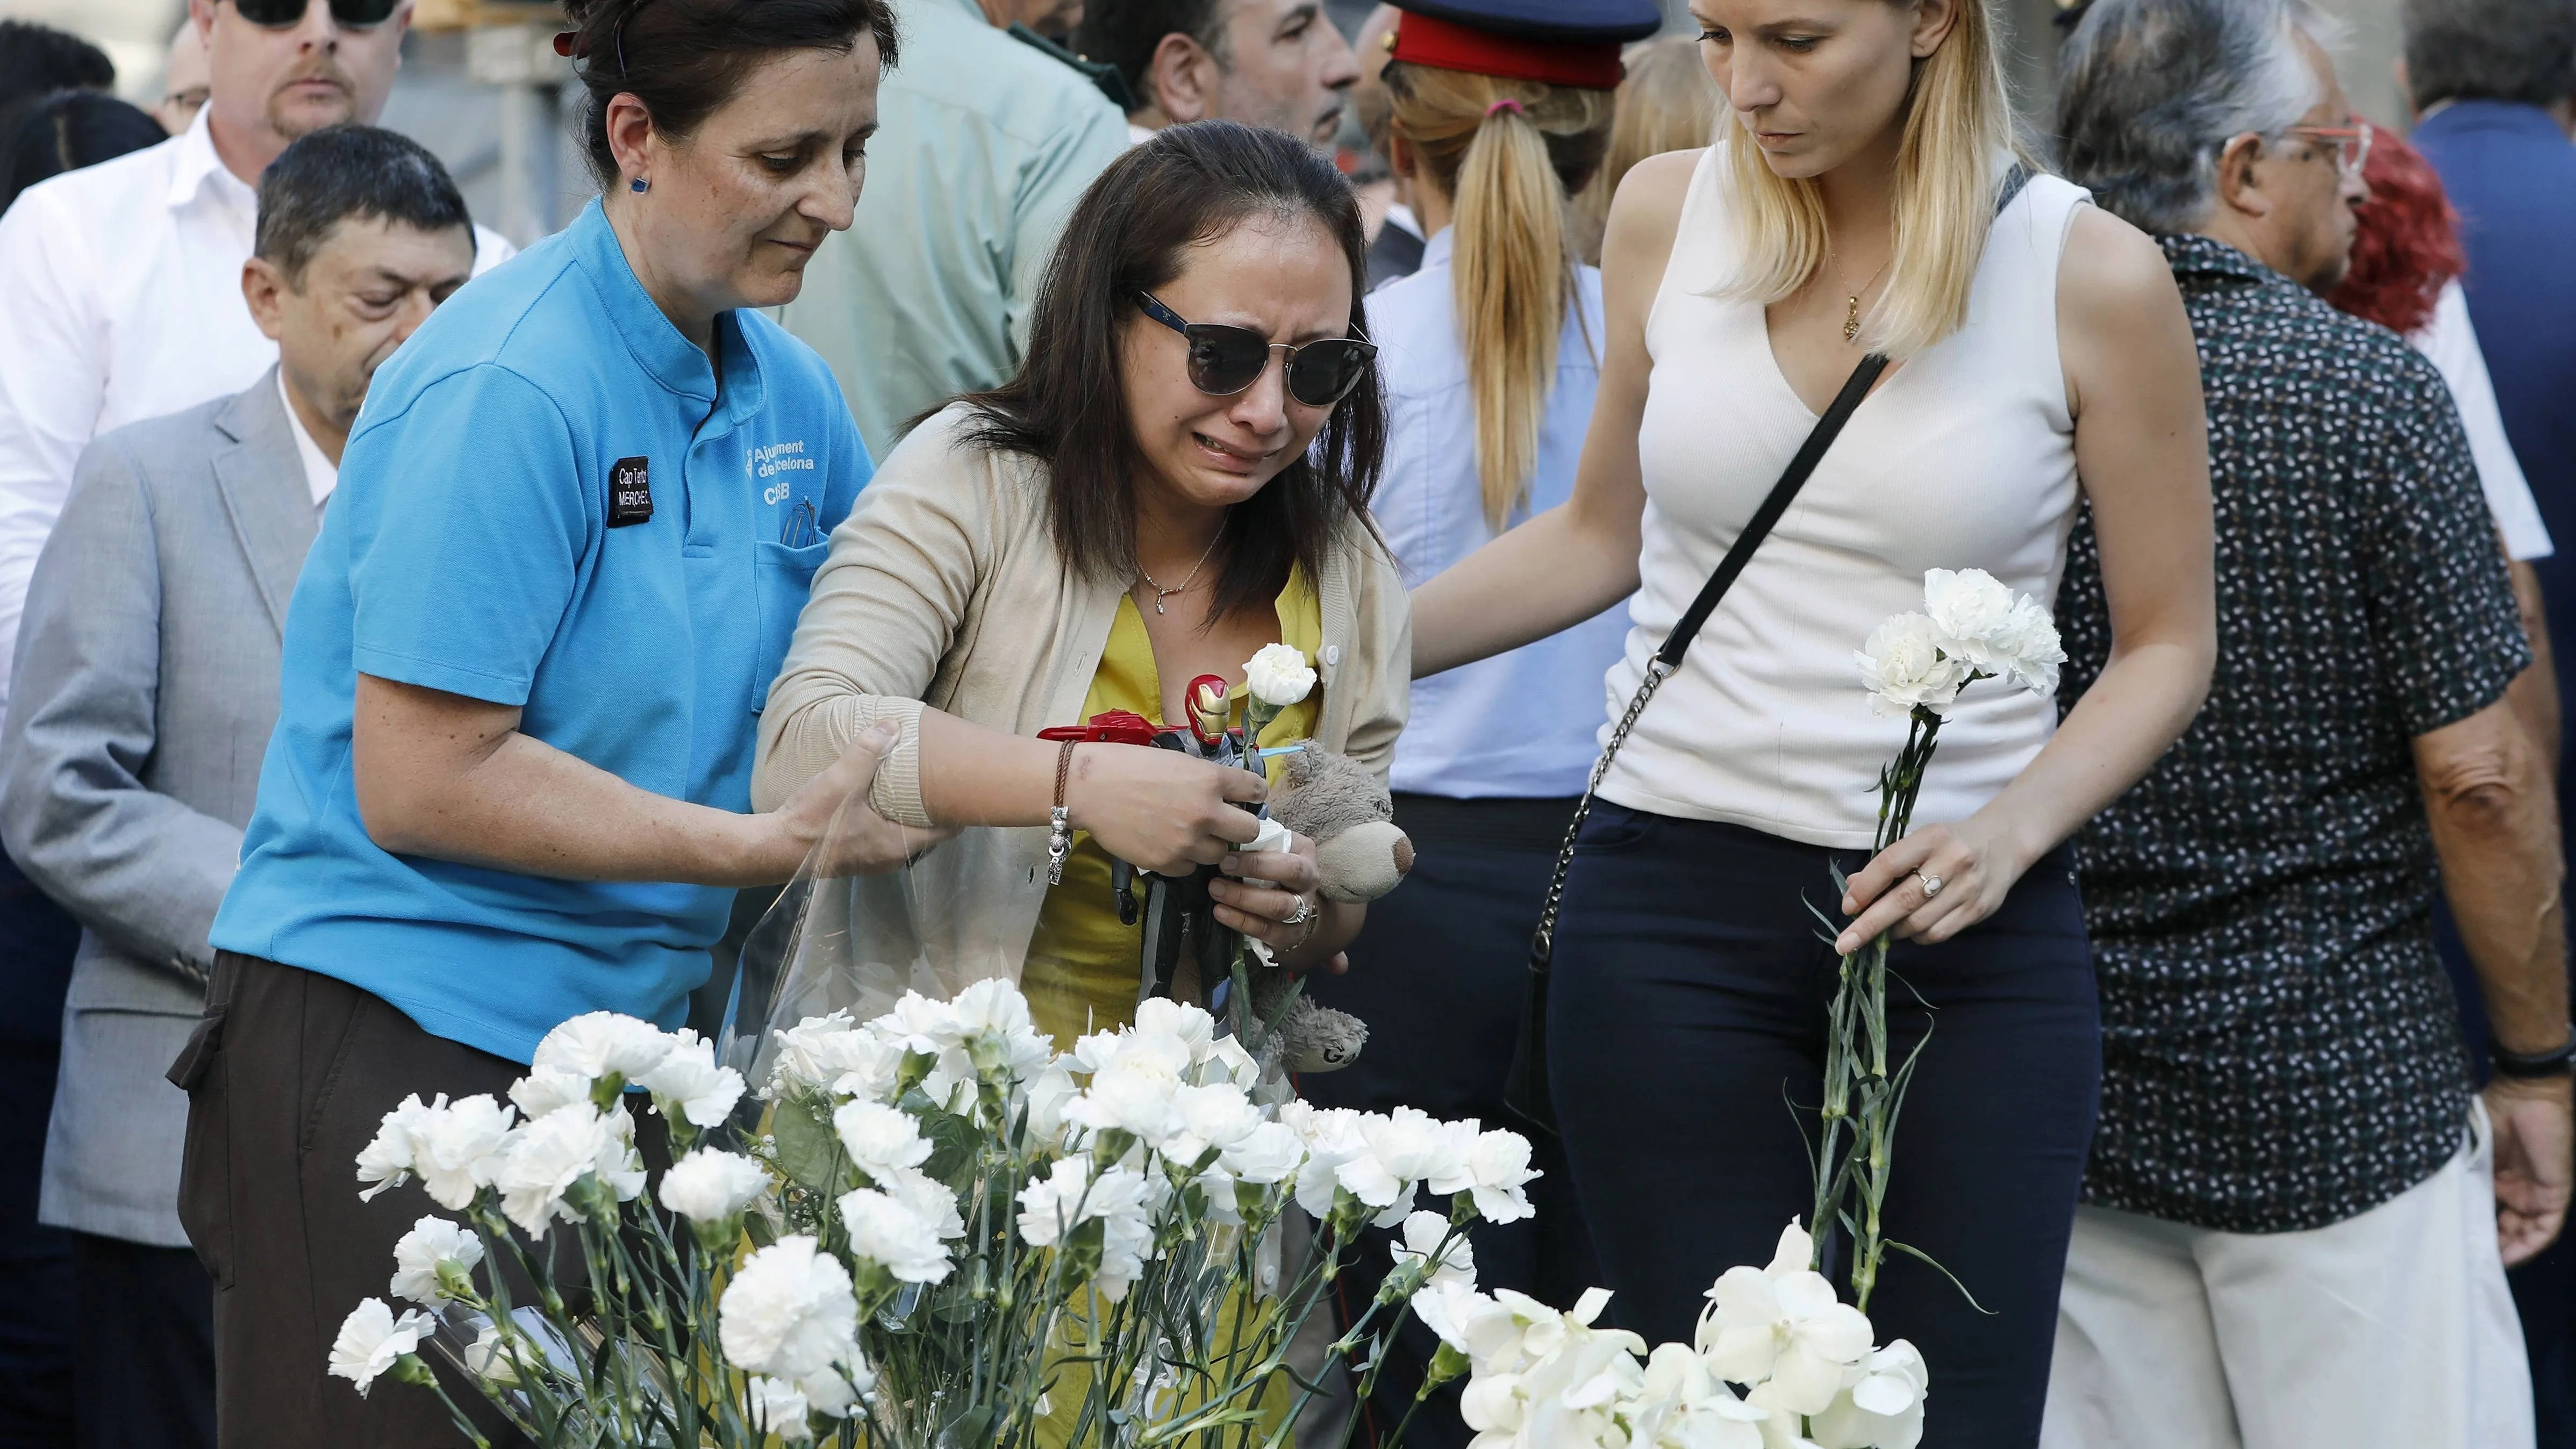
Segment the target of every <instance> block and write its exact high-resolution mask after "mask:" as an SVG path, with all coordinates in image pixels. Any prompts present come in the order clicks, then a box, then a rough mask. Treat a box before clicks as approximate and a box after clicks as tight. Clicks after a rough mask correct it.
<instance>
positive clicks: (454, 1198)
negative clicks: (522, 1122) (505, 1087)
mask: <svg viewBox="0 0 2576 1449" xmlns="http://www.w3.org/2000/svg"><path fill="white" fill-rule="evenodd" d="M517 1116H518V1114H517V1113H515V1112H513V1111H511V1110H510V1109H509V1108H508V1107H505V1106H502V1105H501V1103H500V1101H499V1099H497V1098H494V1097H488V1096H473V1097H467V1098H465V1099H464V1100H462V1101H459V1102H456V1103H453V1104H450V1103H448V1102H447V1100H446V1099H445V1098H444V1097H442V1098H440V1099H439V1102H438V1104H437V1105H434V1106H432V1107H431V1108H430V1109H429V1110H428V1111H426V1112H423V1113H421V1114H420V1115H419V1116H417V1117H416V1118H414V1119H413V1120H412V1122H411V1147H412V1171H413V1172H415V1173H418V1174H419V1175H420V1183H421V1187H422V1188H423V1189H424V1190H426V1191H427V1192H428V1193H429V1197H430V1201H432V1202H435V1203H437V1204H438V1205H439V1206H440V1207H443V1208H445V1209H447V1210H448V1211H450V1212H458V1211H462V1210H463V1209H464V1208H465V1206H466V1205H467V1204H469V1203H471V1202H473V1201H474V1194H476V1193H477V1192H480V1191H482V1190H483V1188H485V1187H486V1186H488V1185H489V1184H490V1183H491V1181H492V1174H493V1171H494V1169H495V1167H496V1166H497V1165H498V1163H499V1158H498V1156H497V1155H496V1154H498V1153H499V1152H500V1151H501V1150H502V1147H503V1145H504V1143H505V1142H506V1141H507V1140H508V1138H509V1136H510V1127H511V1124H512V1123H513V1122H514V1121H515V1120H516V1119H517Z"/></svg>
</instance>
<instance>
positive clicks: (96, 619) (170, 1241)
mask: <svg viewBox="0 0 2576 1449" xmlns="http://www.w3.org/2000/svg"><path fill="white" fill-rule="evenodd" d="M259 198H260V203H261V205H260V216H259V230H258V243H257V251H256V253H255V254H254V255H253V256H252V257H251V259H250V260H249V261H248V262H247V263H245V264H244V265H243V266H242V268H241V269H240V271H239V272H238V274H237V276H236V280H235V283H234V289H235V295H236V296H239V297H242V298H244V299H245V300H246V301H247V302H248V306H247V307H246V308H245V309H244V310H245V313H246V314H247V315H249V316H251V317H252V318H253V319H254V322H255V325H256V326H257V328H258V329H259V330H260V331H261V332H262V333H264V334H265V335H266V336H267V337H269V338H272V339H274V340H275V343H276V346H277V351H278V362H277V365H276V366H275V367H274V368H272V369H270V370H268V371H267V372H265V373H263V374H261V375H258V376H256V377H254V378H253V379H252V381H251V383H250V385H249V386H248V387H247V388H246V389H244V390H243V391H241V392H239V393H236V394H234V395H233V396H230V397H221V398H217V399H214V400H212V401H209V402H206V403H203V404H201V405H199V406H197V407H194V408H190V409H187V410H185V411H182V412H179V413H177V414H174V415H172V416H169V417H162V418H153V419H150V420H147V421H144V422H139V423H134V424H130V425H128V426H125V427H122V428H119V429H116V430H114V431H112V432H109V433H104V434H102V435H100V437H99V438H98V439H97V440H96V441H95V442H93V443H92V444H91V445H90V446H89V447H88V449H86V450H85V451H84V452H83V453H82V455H81V458H80V463H79V467H78V474H77V478H76V481H75V483H74V485H73V487H72V489H71V494H70V497H69V500H68V501H67V502H66V503H65V504H64V507H63V510H62V516H61V518H60V520H59V522H58V524H57V526H56V527H55V529H54V532H53V536H52V538H51V539H50V540H48V541H47V543H46V545H45V549H44V552H43V555H42V557H41V559H40V560H39V562H38V564H37V566H36V570H35V574H34V577H33V579H32V580H31V582H30V584H29V587H28V591H27V600H26V615H25V623H24V627H23V628H22V629H21V631H20V634H19V639H18V650H17V662H18V666H19V667H18V671H17V674H16V678H15V686H16V687H15V691H14V697H13V698H12V699H11V700H10V708H9V714H8V722H7V726H6V729H5V731H4V732H0V762H5V766H0V839H5V840H6V842H7V844H8V847H9V850H10V853H11V855H12V856H13V857H14V858H15V859H17V860H18V861H20V862H22V863H23V865H24V867H25V869H26V872H27V874H28V875H29V877H31V878H32V879H33V880H34V881H35V882H36V884H37V885H39V886H41V887H43V889H44V890H45V892H46V894H48V895H50V896H52V897H53V898H54V899H56V900H58V901H60V902H62V903H63V904H64V905H66V906H68V907H69V908H70V909H71V910H72V912H73V913H74V914H75V915H76V916H77V917H78V918H79V920H80V923H81V926H82V928H83V935H82V940H81V947H80V954H79V960H78V964H77V965H76V967H75V968H74V971H73V976H72V987H71V993H70V1004H69V1009H68V1010H67V1011H66V1012H65V1013H64V1020H63V1046H62V1065H61V1076H60V1080H59V1084H58V1086H57V1088H56V1091H55V1094H54V1105H53V1111H52V1121H51V1124H50V1128H49V1130H48V1133H47V1140H46V1144H45V1154H44V1173H43V1189H42V1198H41V1208H40V1216H41V1219H42V1221H43V1222H44V1223H45V1224H47V1225H48V1226H52V1227H59V1228H68V1229H70V1230H71V1232H72V1234H73V1261H74V1265H75V1267H74V1276H75V1281H76V1284H77V1290H78V1291H77V1293H76V1295H75V1299H74V1303H75V1306H74V1309H73V1315H72V1316H73V1346H74V1350H75V1352H74V1355H73V1383H74V1389H73V1397H74V1402H75V1404H76V1407H77V1412H78V1417H79V1424H80V1442H81V1444H82V1445H83V1446H85V1449H93V1446H94V1449H127V1446H132V1449H212V1446H213V1445H214V1443H215V1442H216V1441H215V1402H214V1400H215V1382H214V1337H213V1335H214V1325H213V1290H212V1285H211V1282H210V1280H209V1279H208V1277H207V1270H206V1268H205V1267H204V1266H202V1265H201V1264H200V1263H199V1261H198V1258H197V1255H196V1253H195V1252H194V1251H193V1250H192V1249H191V1248H190V1247H189V1245H188V1236H187V1233H186V1231H185V1229H184V1228H183V1227H182V1226H181V1221H180V1218H181V1214H180V1204H179V1165H180V1158H181V1154H182V1142H183V1138H184V1134H185V1131H186V1127H187V1120H188V1098H187V1097H186V1096H185V1095H184V1094H183V1093H181V1092H180V1091H179V1090H178V1089H177V1088H175V1087H173V1086H172V1085H171V1084H170V1083H169V1081H168V1080H166V1079H165V1078H164V1076H163V1073H164V1072H165V1071H166V1070H167V1069H168V1068H169V1066H170V1063H171V1061H172V1060H173V1059H174V1058H176V1057H177V1056H178V1055H179V1053H180V1049H181V1048H182V1047H183V1046H185V1045H186V1043H187V1040H188V1035H189V1033H190V1032H191V1031H193V1030H194V1029H195V1027H196V1024H197V1021H198V1018H199V1016H200V1014H201V1013H202V1011H203V1009H204V1005H205V982H206V977H207V973H208V971H209V970H210V969H211V967H212V965H213V960H214V954H213V950H212V948H211V947H209V946H208V945H207V943H206V933H207V929H208V927H209V926H210V925H211V923H212V922H213V920H214V915H215V908H216V907H217V905H218V904H220V903H221V902H222V900H223V895H224V890H225V887H226V886H227V885H228V884H229V883H230V881H231V879H232V875H233V870H234V866H235V864H236V862H237V861H238V860H239V858H240V854H241V827H242V824H243V822H245V821H247V820H248V819H249V818H250V810H251V804H252V801H253V798H254V796H255V794H256V791H257V785H258V780H259V766H260V759H261V755H262V753H263V751H264V749H265V747H266V745H267V742H268V736H269V733H270V731H271V730H272V729H273V727H274V725H275V722H276V718H277V708H278V682H277V681H278V651H279V641H280V637H281V632H282V622H283V620H284V618H285V613H286V605H287V599H288V597H289V596H290V595H291V594H292V592H293V591H294V587H295V578H296V573H297V571H298V569H299V568H300V567H301V566H302V564H303V561H304V554H305V551H306V550H307V549H308V548H309V547H310V546H311V544H312V542H313V538H314V534H315V532H316V530H317V529H318V527H319V525H320V522H321V517H322V509H323V505H324V502H325V501H326V500H327V499H328V498H329V497H330V494H331V490H332V487H333V485H334V484H335V483H336V482H337V481H338V477H339V463H340V452H341V448H342V446H343V444H345V443H346V442H347V440H348V436H349V429H350V427H351V426H352V425H353V424H355V423H356V421H357V417H358V407H359V404H360V403H361V402H363V401H364V400H365V398H366V395H367V384H368V381H369V379H371V378H372V377H373V376H374V374H375V370H376V368H377V367H378V366H379V365H380V364H382V363H383V362H384V360H385V359H386V358H387V357H389V356H391V355H392V354H393V351H394V349H395V348H396V347H398V346H400V345H401V344H402V342H403V340H404V339H405V338H407V337H409V336H410V335H411V334H412V332H413V331H414V330H415V329H417V328H418V327H419V326H420V324H421V323H422V322H423V321H425V320H427V318H428V316H429V313H430V310H431V309H432V308H434V307H436V306H437V305H438V304H439V303H440V302H442V301H444V300H446V299H447V297H449V296H450V295H452V294H453V293H454V292H455V291H456V289H457V288H459V287H461V286H463V285H464V284H465V280H466V277H467V276H468V275H469V274H470V272H471V271H472V269H473V266H474V235H473V232H472V229H471V224H470V222H469V221H468V219H467V216H466V212H465V202H464V199H463V198H462V197H460V196H459V195H458V194H457V191H456V186H455V183H454V182H453V181H451V180H450V179H449V178H448V176H447V173H446V172H445V171H444V170H442V169H441V168H440V167H439V164H438V162H437V160H436V159H435V158H434V157H432V156H431V155H430V154H429V153H428V152H427V151H425V150H423V149H421V147H420V146H419V145H418V144H417V143H415V142H413V141H410V140H407V139H405V138H403V137H401V136H397V135H395V134H394V133H393V132H391V131H384V130H378V129H376V128H374V127H371V126H338V127H333V128H330V129H328V130H323V131H318V132H315V133H314V134H312V135H310V136H308V137H306V138H304V139H302V140H300V141H298V142H296V143H295V144H294V145H292V146H290V147H288V148H287V149H286V151H285V153H284V154H283V155H281V156H280V157H279V158H278V160H277V162H276V164H275V165H273V166H271V167H270V168H269V169H268V171H267V174H266V175H265V177H264V178H263V179H262V181H261V183H260V190H259Z"/></svg>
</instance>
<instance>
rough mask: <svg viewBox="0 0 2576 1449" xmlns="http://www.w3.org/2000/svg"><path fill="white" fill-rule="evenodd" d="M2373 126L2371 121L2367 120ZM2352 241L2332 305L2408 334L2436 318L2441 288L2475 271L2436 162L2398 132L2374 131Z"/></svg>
mask: <svg viewBox="0 0 2576 1449" xmlns="http://www.w3.org/2000/svg"><path fill="white" fill-rule="evenodd" d="M2363 124H2364V125H2368V124H2369V123H2368V122H2366V121H2365V122H2363ZM2372 129H2373V131H2374V132H2375V134H2374V135H2372V137H2371V138H2370V159H2369V160H2368V161H2366V162H2364V163H2363V169H2362V179H2363V180H2364V181H2366V182H2368V183H2370V200H2368V201H2365V202H2363V203H2362V204H2361V210H2360V212H2359V213H2358V218H2357V219H2358V221H2359V223H2360V224H2359V225H2358V226H2357V227H2355V228H2354V231H2353V235H2352V265H2351V267H2350V268H2348V269H2347V270H2346V271H2345V272H2344V274H2343V280H2342V281H2341V282H2339V283H2337V284H2336V285H2335V289H2334V290H2333V291H2331V292H2328V293H2327V294H2326V300H2327V301H2329V302H2331V303H2333V304H2334V305H2336V306H2337V307H2340V308H2342V309H2343V310H2344V311H2346V312H2350V313H2351V314H2352V315H2354V316H2355V317H2367V318H2369V319H2370V320H2371V321H2373V322H2376V323H2378V324H2379V325H2380V326H2382V327H2385V328H2387V329H2388V330H2389V331H2391V332H2395V333H2398V334H2399V335H2401V336H2402V335H2404V334H2406V333H2409V332H2412V331H2414V330H2415V329H2416V328H2418V327H2421V326H2423V325H2424V324H2425V323H2427V322H2430V321H2432V320H2433V306H2434V304H2435V303H2436V302H2438V301H2440V300H2441V296H2442V288H2443V287H2444V286H2445V285H2447V284H2448V283H2449V282H2450V281H2451V280H2452V279H2453V278H2455V277H2457V276H2459V275H2460V274H2461V273H2463V272H2465V271H2467V270H2468V269H2469V259H2468V257H2467V256H2466V255H2464V254H2463V253H2462V252H2461V250H2460V231H2459V227H2460V217H2459V213H2457V212H2455V211H2453V210H2451V200H2450V198H2449V197H2448V196H2446V195H2444V194H2443V192H2442V178H2441V177H2439V176H2437V175H2435V174H2434V173H2433V166H2432V163H2431V162H2428V161H2426V160H2425V159H2424V157H2423V154H2422V153H2421V152H2419V151H2417V150H2416V149H2415V148H2414V147H2412V146H2409V145H2407V144H2406V143H2405V142H2404V141H2403V140H2401V139H2399V138H2398V136H2397V135H2396V133H2394V132H2392V131H2386V130H2381V129H2379V128H2377V127H2373V128H2372Z"/></svg>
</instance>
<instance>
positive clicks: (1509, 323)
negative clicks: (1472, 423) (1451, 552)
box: [1385, 61, 1611, 529]
mask: <svg viewBox="0 0 2576 1449" xmlns="http://www.w3.org/2000/svg"><path fill="white" fill-rule="evenodd" d="M1385 84H1386V92H1387V97H1388V99H1389V100H1390V101H1391V102H1393V106H1394V114H1393V117H1392V122H1391V125H1392V129H1393V131H1394V133H1395V134H1397V135H1400V136H1402V137H1403V138H1404V140H1405V143H1406V144H1407V145H1408V146H1409V147H1411V148H1412V150H1413V153H1414V154H1415V156H1416V157H1418V158H1419V159H1418V161H1417V163H1416V164H1417V166H1418V168H1419V169H1420V171H1421V172H1422V173H1424V175H1425V176H1426V178H1427V179H1428V181H1429V182H1430V184H1432V185H1434V186H1437V187H1439V188H1440V189H1441V191H1443V192H1444V193H1446V194H1447V195H1448V196H1449V198H1450V199H1451V201H1452V203H1453V204H1454V210H1453V212H1452V215H1451V219H1450V226H1451V229H1452V250H1451V253H1450V257H1451V260H1450V264H1449V271H1450V282H1451V285H1452V286H1453V287H1454V288H1455V293H1454V295H1455V296H1456V298H1457V305H1458V321H1459V326H1460V329H1461V330H1462V331H1463V332H1464V333H1465V337H1464V339H1463V340H1464V342H1465V346H1466V356H1467V392H1468V396H1469V398H1470V399H1471V400H1472V401H1473V402H1474V403H1475V408H1476V472H1477V476H1478V478H1479V479H1480V481H1481V482H1482V484H1483V492H1484V499H1485V520H1486V522H1487V523H1489V524H1491V525H1492V526H1493V527H1494V528H1496V529H1500V528H1501V527H1502V526H1503V522H1504V520H1505V519H1506V518H1508V517H1509V516H1510V515H1511V511H1512V509H1513V508H1515V507H1516V506H1518V505H1519V504H1520V502H1521V501H1522V499H1524V498H1525V497H1527V496H1528V492H1529V480H1530V474H1531V472H1532V471H1533V470H1534V469H1535V468H1536V467H1537V465H1538V425H1539V417H1540V414H1541V413H1543V412H1544V411H1545V410H1546V406H1547V394H1548V388H1549V384H1550V382H1551V380H1552V379H1553V378H1554V376H1555V373H1556V342H1557V336H1558V334H1559V333H1560V332H1562V331H1563V330H1564V327H1565V303H1566V299H1567V298H1568V297H1570V296H1572V295H1573V293H1574V267H1575V251H1574V244H1573V230H1572V226H1571V217H1570V214H1569V206H1568V197H1569V195H1570V193H1571V192H1573V191H1574V190H1575V189H1576V188H1578V187H1580V186H1581V185H1582V184H1583V183H1584V182H1585V181H1587V180H1589V179H1590V178H1591V175H1592V172H1593V171H1594V169H1595V168H1597V167H1598V166H1599V165H1600V164H1601V153H1602V151H1603V149H1604V148H1605V147H1606V146H1607V144H1608V140H1609V133H1610V117H1611V93H1610V92H1608V91H1598V90H1589V89H1585V88H1582V87H1578V86H1553V85H1547V84H1544V83H1542V82H1538V81H1517V80H1503V79H1500V78H1498V77H1495V76H1487V75H1476V74H1472V73H1470V72H1467V71H1457V70H1442V69H1438V68H1435V67H1431V66H1424V65H1416V64H1412V63H1410V62H1406V61H1391V62H1389V63H1388V64H1387V67H1386V78H1385Z"/></svg>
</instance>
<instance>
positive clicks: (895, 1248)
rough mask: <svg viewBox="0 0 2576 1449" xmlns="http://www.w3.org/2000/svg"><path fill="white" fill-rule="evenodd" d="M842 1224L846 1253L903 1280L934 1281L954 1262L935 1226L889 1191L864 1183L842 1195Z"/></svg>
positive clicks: (935, 1224) (945, 1275)
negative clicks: (847, 1236)
mask: <svg viewBox="0 0 2576 1449" xmlns="http://www.w3.org/2000/svg"><path fill="white" fill-rule="evenodd" d="M839 1206H840V1211H841V1224H842V1226H843V1227H846V1228H848V1229H849V1233H850V1252H851V1253H852V1254H853V1255H854V1256H856V1257H858V1258H861V1259H863V1260H865V1261H867V1262H870V1263H874V1264H876V1265H877V1266H879V1267H881V1268H883V1269H885V1270H886V1271H887V1272H888V1273H891V1274H893V1275H894V1276H895V1278H896V1279H897V1280H898V1281H901V1282H905V1283H937V1282H940V1281H941V1280H943V1279H945V1278H946V1277H947V1276H948V1274H949V1270H950V1269H951V1268H953V1267H954V1266H955V1265H954V1264H952V1263H950V1262H949V1260H948V1249H947V1248H946V1247H944V1246H942V1245H941V1243H940V1241H939V1227H938V1224H937V1223H935V1222H932V1221H930V1220H928V1219H926V1218H924V1217H923V1216H922V1215H921V1214H920V1213H918V1212H915V1211H914V1210H913V1209H912V1208H911V1207H909V1206H907V1205H905V1204H904V1203H903V1202H901V1201H899V1200H897V1199H896V1198H894V1197H893V1196H892V1195H890V1194H887V1193H884V1192H880V1191H878V1190H877V1189H875V1188H868V1187H863V1188H859V1189H857V1190H855V1191H852V1192H846V1193H843V1194H842V1195H841V1201H840V1204H839Z"/></svg>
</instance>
